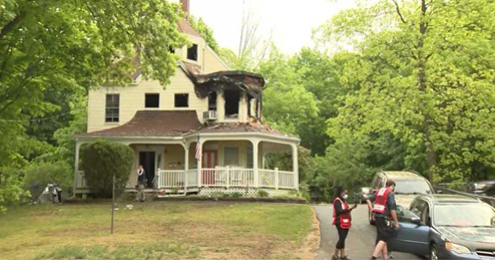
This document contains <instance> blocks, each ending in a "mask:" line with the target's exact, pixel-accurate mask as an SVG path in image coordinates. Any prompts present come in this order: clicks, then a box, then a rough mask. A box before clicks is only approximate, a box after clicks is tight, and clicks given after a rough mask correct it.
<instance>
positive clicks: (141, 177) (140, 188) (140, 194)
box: [136, 165, 146, 202]
mask: <svg viewBox="0 0 495 260" xmlns="http://www.w3.org/2000/svg"><path fill="white" fill-rule="evenodd" d="M137 175H138V184H137V194H136V201H141V202H144V200H145V195H144V187H145V185H146V172H145V171H144V168H143V165H139V167H138V170H137Z"/></svg>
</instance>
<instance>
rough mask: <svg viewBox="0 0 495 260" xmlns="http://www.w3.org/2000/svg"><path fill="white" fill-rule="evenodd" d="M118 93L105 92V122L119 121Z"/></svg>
mask: <svg viewBox="0 0 495 260" xmlns="http://www.w3.org/2000/svg"><path fill="white" fill-rule="evenodd" d="M119 107H120V98H119V94H107V96H106V102H105V122H107V123H112V122H119Z"/></svg>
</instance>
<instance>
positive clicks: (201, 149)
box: [194, 141, 203, 188]
mask: <svg viewBox="0 0 495 260" xmlns="http://www.w3.org/2000/svg"><path fill="white" fill-rule="evenodd" d="M196 145H199V152H200V154H199V159H197V160H198V167H196V168H197V170H198V188H199V187H201V168H202V167H201V166H202V164H203V142H202V141H198V142H197V144H196ZM195 152H196V150H195ZM194 156H196V153H195V154H194Z"/></svg>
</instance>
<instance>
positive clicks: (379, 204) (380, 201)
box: [372, 188, 390, 214]
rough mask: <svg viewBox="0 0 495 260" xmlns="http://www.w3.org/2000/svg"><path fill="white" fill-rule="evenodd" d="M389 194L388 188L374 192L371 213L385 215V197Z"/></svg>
mask: <svg viewBox="0 0 495 260" xmlns="http://www.w3.org/2000/svg"><path fill="white" fill-rule="evenodd" d="M389 193H390V189H389V188H381V189H379V190H378V191H377V192H376V195H375V204H374V205H373V210H372V212H374V213H381V214H385V212H386V208H387V206H386V205H387V198H388V197H387V196H388V194H389Z"/></svg>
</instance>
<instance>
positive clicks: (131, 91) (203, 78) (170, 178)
mask: <svg viewBox="0 0 495 260" xmlns="http://www.w3.org/2000/svg"><path fill="white" fill-rule="evenodd" d="M181 2H182V4H183V5H182V6H183V9H184V11H185V12H186V13H188V1H187V0H184V1H181ZM179 29H180V31H181V32H183V33H185V34H186V35H187V36H188V37H189V40H190V42H192V43H193V45H192V46H191V47H187V46H185V47H183V48H181V49H176V50H175V53H177V54H178V55H180V57H181V61H180V62H179V66H178V67H177V68H176V73H175V76H173V77H172V78H171V79H170V84H169V85H167V86H162V85H160V84H159V82H158V81H153V80H150V81H146V80H141V77H140V74H139V73H138V72H137V73H135V74H134V75H133V79H134V83H133V84H132V85H131V86H127V87H119V86H115V87H102V88H100V89H98V90H92V91H90V92H89V96H88V131H87V133H85V134H81V135H78V136H77V137H76V158H75V159H76V164H75V175H74V190H75V193H76V194H83V193H87V192H89V190H88V188H87V186H86V183H85V180H84V173H83V172H82V171H79V169H78V163H77V162H79V151H80V148H81V145H83V144H85V143H89V142H93V141H95V140H96V139H102V138H104V139H108V140H112V141H115V142H119V143H123V144H126V145H129V146H130V147H131V148H132V149H133V150H134V152H135V159H134V163H133V170H132V172H131V173H130V178H129V182H128V184H127V187H128V189H129V190H133V189H134V187H135V185H136V183H137V173H136V172H137V167H138V166H139V165H143V167H144V169H145V172H146V174H147V179H148V191H150V190H151V191H154V192H160V194H168V193H171V192H172V191H174V192H182V193H183V194H188V193H199V194H208V193H211V192H218V191H222V192H249V193H254V192H256V191H257V190H259V189H264V190H267V191H268V192H275V191H277V192H280V191H282V192H283V191H288V190H297V189H298V186H299V178H298V164H297V162H298V158H297V146H298V144H299V141H300V140H299V139H298V138H295V137H292V136H289V135H286V134H284V133H281V132H278V131H275V130H273V129H271V128H270V127H268V126H266V125H264V124H263V123H262V109H263V107H262V104H263V103H262V91H263V86H264V83H265V82H264V79H263V77H262V76H261V75H259V74H255V73H250V72H245V71H235V70H230V69H229V67H228V66H227V65H226V64H225V62H223V61H222V59H221V58H220V57H219V56H218V55H217V54H216V53H215V52H214V51H213V50H212V49H211V48H210V47H209V46H208V45H207V44H206V42H205V40H204V39H203V38H202V37H201V36H200V35H199V33H197V32H196V31H195V30H194V29H193V28H192V27H191V26H190V25H189V23H188V22H187V19H185V20H183V21H181V22H180V23H179ZM277 152H290V153H291V154H292V167H291V168H290V169H277V168H275V169H268V168H267V167H266V166H267V164H266V162H265V158H266V155H267V154H269V153H277Z"/></svg>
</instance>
